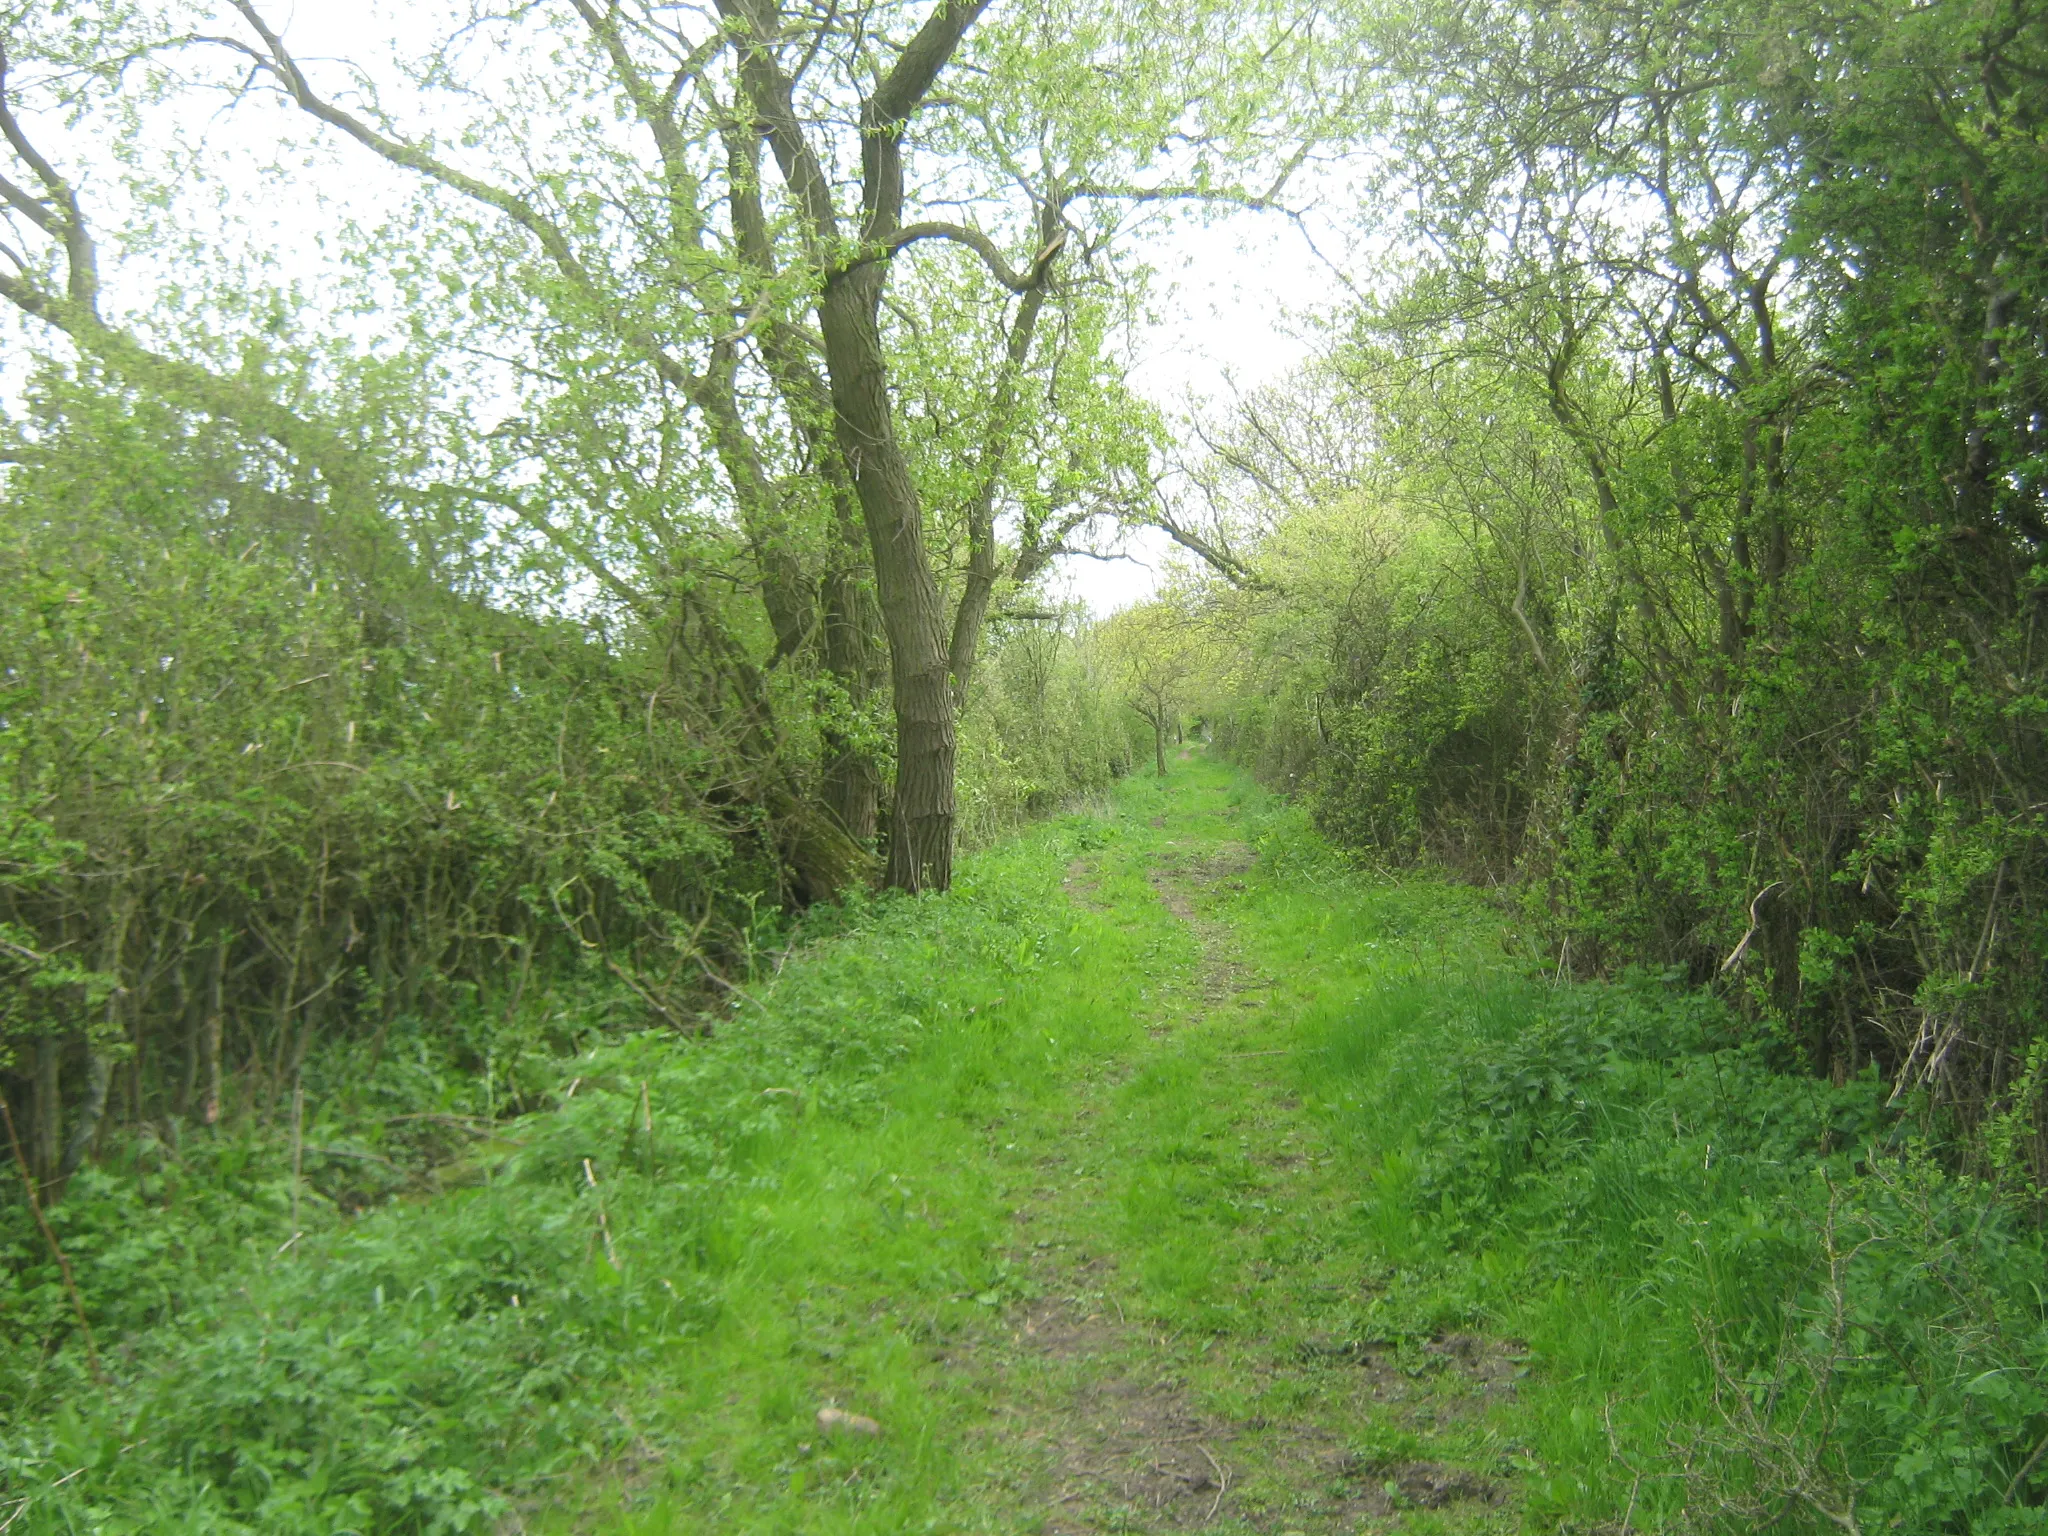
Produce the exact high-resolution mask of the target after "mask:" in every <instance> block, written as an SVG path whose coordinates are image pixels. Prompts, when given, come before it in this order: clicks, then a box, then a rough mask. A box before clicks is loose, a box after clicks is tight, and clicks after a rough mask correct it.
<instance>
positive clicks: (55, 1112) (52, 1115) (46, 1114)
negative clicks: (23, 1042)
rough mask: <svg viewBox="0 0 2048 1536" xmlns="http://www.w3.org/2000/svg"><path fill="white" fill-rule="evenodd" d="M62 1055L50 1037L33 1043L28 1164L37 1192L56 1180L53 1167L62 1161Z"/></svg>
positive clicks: (56, 1041) (57, 1043) (52, 1036)
mask: <svg viewBox="0 0 2048 1536" xmlns="http://www.w3.org/2000/svg"><path fill="white" fill-rule="evenodd" d="M63 1054H64V1048H63V1046H62V1044H61V1043H60V1042H59V1041H58V1040H57V1038H56V1037H55V1036H54V1035H44V1036H43V1037H42V1038H41V1039H40V1040H38V1041H36V1067H35V1078H34V1085H35V1096H34V1100H33V1108H34V1110H35V1123H34V1125H33V1127H32V1128H31V1132H30V1135H29V1144H28V1160H29V1166H30V1168H31V1169H33V1170H34V1173H35V1179H36V1185H37V1187H38V1188H39V1189H40V1188H43V1187H46V1186H47V1185H49V1183H50V1182H51V1181H52V1180H54V1179H55V1178H56V1177H57V1165H58V1163H59V1161H60V1159H61V1157H62V1135H63V1116H64V1101H63V1095H62V1088H63V1083H62V1079H61V1076H60V1070H61V1063H62V1060H63Z"/></svg>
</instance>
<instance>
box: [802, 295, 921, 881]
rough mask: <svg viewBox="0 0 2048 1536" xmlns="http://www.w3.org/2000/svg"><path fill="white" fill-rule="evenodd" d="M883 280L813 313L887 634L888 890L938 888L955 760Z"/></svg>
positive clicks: (828, 300)
mask: <svg viewBox="0 0 2048 1536" xmlns="http://www.w3.org/2000/svg"><path fill="white" fill-rule="evenodd" d="M882 276H883V267H882V265H881V264H880V263H879V262H875V261H867V262H862V263H860V264H859V265H857V266H854V267H852V268H851V269H849V270H847V271H845V272H841V273H839V274H837V275H835V276H834V277H833V278H832V279H831V280H830V281H829V282H827V284H826V286H825V295H824V301H823V302H822V303H821V304H820V305H819V309H818V313H819V320H820V322H821V328H822V329H823V331H824V335H825V360H826V367H827V371H828V373H829V375H830V378H831V381H832V409H833V424H834V428H835V431H836V433H837V435H838V438H839V447H840V452H841V453H843V454H844V455H845V456H846V463H847V465H848V467H849V468H850V469H851V470H852V471H853V483H854V489H855V491H856V492H857V493H858V495H859V497H860V508H861V517H862V520H863V521H864V522H865V523H866V524H867V531H868V545H869V548H870V550H871V551H872V552H873V555H874V561H875V591H876V595H877V596H878V597H879V598H880V599H881V606H882V627H883V629H884V630H885V631H886V632H887V634H888V637H889V673H890V679H889V681H890V688H891V692H892V694H893V702H894V705H895V713H896V793H895V797H894V800H893V803H892V807H891V813H890V823H889V865H888V875H887V881H888V884H889V885H890V886H891V887H892V888H893V889H896V890H899V891H927V890H929V891H943V890H945V889H946V888H947V887H948V886H949V885H951V884H952V882H953V771H954V753H955V741H954V735H953V696H952V690H951V689H950V688H949V687H948V684H947V671H948V669H947V657H946V625H945V610H944V605H943V604H942V602H941V600H940V597H939V586H938V582H937V581H936V580H935V579H934V577H933V575H932V567H931V560H930V558H929V556H928V555H927V554H926V551H925V542H924V516H923V512H922V510H921V509H920V507H919V505H918V497H917V486H916V484H915V482H914V481H913V480H912V479H911V475H910V465H909V462H908V461H907V460H906V459H905V458H904V455H903V449H902V446H901V445H900V444H899V443H898V442H897V441H896V432H895V424H894V420H893V412H892V409H891V405H890V400H889V381H888V374H887V369H886V367H885V365H884V363H883V354H882V336H881V329H880V327H879V325H878V324H877V322H876V315H877V311H878V310H879V307H880V302H881V292H882Z"/></svg>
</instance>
